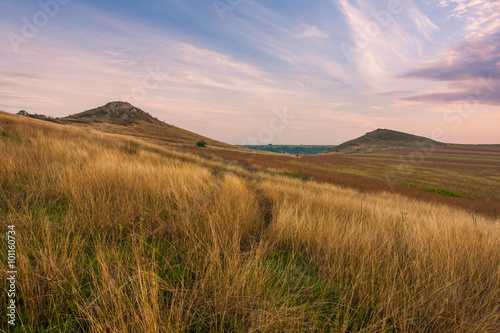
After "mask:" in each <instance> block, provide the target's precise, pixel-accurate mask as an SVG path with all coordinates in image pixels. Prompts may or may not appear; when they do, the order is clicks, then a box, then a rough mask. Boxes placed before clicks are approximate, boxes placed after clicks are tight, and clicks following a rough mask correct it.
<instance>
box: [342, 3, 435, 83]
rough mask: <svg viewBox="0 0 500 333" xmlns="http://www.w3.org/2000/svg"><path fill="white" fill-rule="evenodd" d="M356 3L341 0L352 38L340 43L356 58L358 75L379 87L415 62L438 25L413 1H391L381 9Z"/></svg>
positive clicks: (345, 50)
mask: <svg viewBox="0 0 500 333" xmlns="http://www.w3.org/2000/svg"><path fill="white" fill-rule="evenodd" d="M356 3H357V5H355V4H353V3H352V2H350V1H348V0H338V4H339V7H340V9H341V10H342V12H343V13H344V15H345V19H346V21H347V22H348V24H349V28H350V41H349V42H344V43H342V44H341V45H340V46H341V48H342V51H343V52H344V54H346V57H347V58H348V59H349V60H354V61H355V63H356V66H357V71H358V75H359V76H360V77H362V78H363V79H364V81H365V82H367V83H369V84H371V85H372V86H377V87H379V88H380V87H381V86H383V85H384V84H385V83H387V80H389V79H390V78H391V77H392V76H393V75H394V74H395V73H397V72H398V71H401V70H402V69H404V68H407V67H408V66H410V64H412V62H413V61H414V60H415V54H417V55H418V54H419V53H420V52H421V49H420V45H422V43H423V40H425V39H428V38H429V37H430V35H431V33H432V32H433V31H435V30H436V29H437V26H436V25H435V24H434V23H433V22H432V21H431V20H430V19H429V18H428V17H427V16H426V15H425V14H424V13H423V12H422V11H421V10H420V9H419V8H418V7H417V6H416V5H415V4H414V3H413V2H412V1H411V0H406V1H400V2H399V1H398V2H396V3H397V4H398V5H397V6H394V2H390V1H389V2H387V4H386V7H382V8H376V7H374V6H373V4H372V2H370V1H366V0H359V1H357V2H356ZM391 3H392V5H391ZM415 32H417V33H415Z"/></svg>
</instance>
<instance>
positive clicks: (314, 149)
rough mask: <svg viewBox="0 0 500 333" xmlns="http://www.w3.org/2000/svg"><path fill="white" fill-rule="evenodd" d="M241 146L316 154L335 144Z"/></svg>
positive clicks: (291, 152) (277, 151) (287, 152)
mask: <svg viewBox="0 0 500 333" xmlns="http://www.w3.org/2000/svg"><path fill="white" fill-rule="evenodd" d="M241 147H244V148H248V149H254V150H260V151H269V152H273V153H280V154H302V155H316V154H319V153H322V152H324V151H326V150H328V149H331V148H333V147H335V146H318V145H271V144H269V145H257V146H251V145H243V146H241Z"/></svg>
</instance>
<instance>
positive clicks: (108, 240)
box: [0, 114, 500, 332]
mask: <svg viewBox="0 0 500 333" xmlns="http://www.w3.org/2000/svg"><path fill="white" fill-rule="evenodd" d="M0 156H1V160H0V217H1V221H2V228H3V230H4V231H5V230H6V226H7V225H12V224H13V225H16V228H17V231H18V234H17V236H18V249H17V255H18V258H17V260H18V266H19V267H18V272H19V273H18V274H19V275H18V288H19V290H18V296H17V297H18V301H19V303H20V308H19V309H18V310H19V311H18V319H19V320H18V330H20V331H21V332H23V331H24V332H35V331H44V330H46V331H50V330H52V331H63V332H158V331H161V332H170V331H179V332H206V331H214V332H233V331H251V332H276V331H289V332H297V331H311V332H314V331H332V332H358V331H362V332H396V331H405V332H431V331H453V332H496V331H498V330H499V329H500V304H499V302H498V300H499V299H500V253H499V249H500V225H499V223H498V222H499V221H495V220H491V219H490V218H486V217H481V216H474V218H473V217H471V216H470V215H469V214H468V213H466V212H464V211H459V210H456V209H452V208H449V207H447V206H440V205H432V204H430V203H423V202H419V201H415V200H410V199H407V198H403V197H400V196H395V195H390V194H377V195H370V194H362V193H359V192H356V191H354V190H350V189H344V188H339V187H335V186H331V185H327V184H319V183H314V182H309V181H304V180H300V179H292V178H290V177H287V176H284V175H279V174H278V173H274V172H271V171H266V170H248V169H245V168H243V167H240V166H238V165H237V164H234V163H228V162H224V161H223V160H218V159H214V158H212V159H209V158H202V157H199V156H195V155H191V154H187V153H180V152H176V151H171V150H169V149H167V148H164V147H160V146H157V145H153V144H149V143H146V142H143V141H138V140H134V139H132V138H130V137H125V136H116V135H108V134H102V133H99V132H89V131H83V130H81V129H78V128H73V127H70V126H60V125H57V124H50V123H43V122H41V121H36V120H31V119H24V118H21V117H17V116H11V115H5V114H0ZM0 251H1V252H2V253H7V242H6V240H5V239H2V241H1V242H0ZM5 257H6V256H4V255H2V256H1V258H2V263H1V268H0V269H1V270H2V271H3V272H6V271H7V268H6V267H7V265H6V262H5V259H4V258H5ZM0 287H1V289H2V290H3V291H4V290H6V281H5V279H1V282H0ZM3 294H5V292H3ZM2 299H4V298H2ZM2 304H3V303H2ZM2 309H5V307H4V306H2ZM1 325H2V326H1V328H2V329H4V330H6V331H13V329H12V327H8V325H7V323H6V322H5V321H3V320H2V321H1Z"/></svg>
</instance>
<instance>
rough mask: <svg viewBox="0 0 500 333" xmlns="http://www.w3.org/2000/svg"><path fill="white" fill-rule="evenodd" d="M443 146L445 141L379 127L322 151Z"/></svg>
mask: <svg viewBox="0 0 500 333" xmlns="http://www.w3.org/2000/svg"><path fill="white" fill-rule="evenodd" d="M445 146H446V143H442V142H438V141H434V140H431V139H428V138H425V137H422V136H417V135H413V134H408V133H403V132H398V131H393V130H388V129H381V128H379V129H377V130H375V131H373V132H368V133H366V134H365V135H363V136H361V137H359V138H357V139H354V140H350V141H347V142H344V143H343V144H341V145H339V146H336V147H334V148H332V149H329V150H327V151H326V152H324V153H325V154H328V153H343V154H349V153H372V152H378V151H383V150H389V149H400V148H414V147H415V148H430V147H445Z"/></svg>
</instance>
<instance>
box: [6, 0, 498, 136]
mask: <svg viewBox="0 0 500 333" xmlns="http://www.w3.org/2000/svg"><path fill="white" fill-rule="evenodd" d="M0 38H1V39H2V40H1V43H0V109H1V110H5V111H7V112H12V113H14V112H17V111H19V110H20V109H25V110H27V111H28V112H30V113H43V114H47V115H51V116H54V117H57V116H65V115H68V114H73V113H77V112H81V111H84V110H87V109H90V108H94V107H97V106H100V105H103V104H106V103H107V102H109V101H115V100H125V101H128V102H130V103H132V104H134V105H135V106H137V107H140V108H142V109H143V110H145V111H148V112H149V113H151V114H153V115H154V116H156V117H157V118H159V119H161V120H164V121H166V122H167V123H169V124H174V125H176V126H178V127H181V128H185V129H188V130H191V131H194V132H197V133H200V134H203V135H206V136H209V137H212V138H214V139H218V140H221V141H224V142H228V143H233V144H243V143H246V142H248V140H249V138H252V137H253V138H260V139H258V141H259V143H261V144H267V143H269V142H268V141H272V143H275V144H277V143H286V144H338V143H341V142H343V141H346V140H349V139H352V138H355V137H357V136H360V135H362V134H364V133H365V132H368V131H372V130H374V129H376V128H389V129H394V130H399V131H404V132H409V133H413V134H418V135H424V136H427V137H432V138H435V139H438V140H441V141H446V142H457V143H500V130H499V125H500V1H498V0H496V1H485V0H440V1H424V0H377V1H368V0H287V1H285V0H258V1H257V0H220V1H219V0H216V1H213V0H163V1H159V0H154V1H153V0H142V1H136V0H134V1H132V0H120V1H115V0H111V1H94V0H42V1H12V0H0ZM276 114H286V117H287V118H286V124H285V126H281V125H280V126H276V124H277V123H278V122H277V121H276V117H277V116H276ZM264 134H265V135H264Z"/></svg>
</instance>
